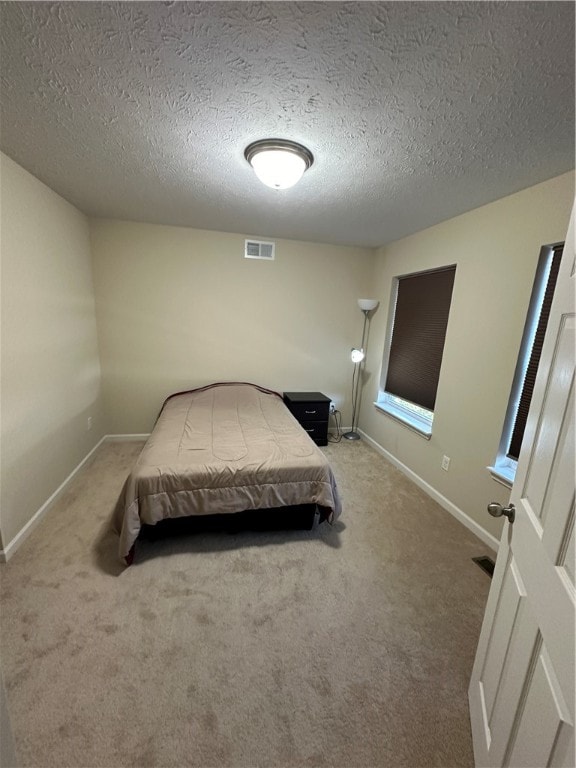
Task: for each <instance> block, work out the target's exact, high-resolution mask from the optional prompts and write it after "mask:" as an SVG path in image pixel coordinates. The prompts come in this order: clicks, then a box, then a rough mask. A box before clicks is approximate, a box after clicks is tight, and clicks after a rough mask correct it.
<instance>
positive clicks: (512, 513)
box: [488, 501, 516, 523]
mask: <svg viewBox="0 0 576 768" xmlns="http://www.w3.org/2000/svg"><path fill="white" fill-rule="evenodd" d="M488 512H490V514H491V515H492V517H502V515H504V517H507V518H508V520H510V522H511V523H513V522H514V518H515V517H516V509H515V507H514V504H510V506H509V507H503V506H502V505H501V504H498V503H497V502H495V501H493V502H492V503H491V504H488Z"/></svg>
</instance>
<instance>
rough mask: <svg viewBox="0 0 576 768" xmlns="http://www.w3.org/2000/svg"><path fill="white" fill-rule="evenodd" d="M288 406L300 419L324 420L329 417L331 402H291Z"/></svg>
mask: <svg viewBox="0 0 576 768" xmlns="http://www.w3.org/2000/svg"><path fill="white" fill-rule="evenodd" d="M288 407H289V408H290V412H291V413H292V415H293V416H295V417H296V418H297V419H298V421H300V422H304V421H323V420H326V419H328V414H329V411H330V402H327V403H289V404H288Z"/></svg>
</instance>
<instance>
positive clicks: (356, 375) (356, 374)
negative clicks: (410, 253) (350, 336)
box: [344, 309, 370, 440]
mask: <svg viewBox="0 0 576 768" xmlns="http://www.w3.org/2000/svg"><path fill="white" fill-rule="evenodd" d="M362 312H363V314H364V327H363V328H362V344H361V345H360V351H361V352H362V353H364V340H365V338H366V323H367V321H368V313H369V312H370V310H369V309H362ZM365 359H366V357H363V358H362V359H361V360H360V362H358V363H354V371H353V373H352V427H351V429H350V432H344V437H345V438H346V439H347V440H360V435H359V434H358V432H357V431H356V426H357V425H356V419H357V415H358V414H357V411H358V396H359V394H360V376H361V374H362V365H363V363H364V360H365Z"/></svg>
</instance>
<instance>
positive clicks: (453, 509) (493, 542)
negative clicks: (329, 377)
mask: <svg viewBox="0 0 576 768" xmlns="http://www.w3.org/2000/svg"><path fill="white" fill-rule="evenodd" d="M358 432H359V433H360V434H361V435H362V438H363V439H364V440H365V441H366V442H367V443H368V444H369V445H371V446H372V448H374V450H376V451H378V453H379V454H381V455H382V456H384V458H385V459H387V460H388V461H389V462H390V463H391V464H393V465H394V466H395V467H396V468H397V469H399V470H400V472H402V473H403V474H404V475H406V476H407V477H408V478H410V480H412V482H413V483H415V485H417V486H418V487H419V488H421V489H422V490H423V491H424V492H425V493H427V494H428V496H430V498H432V499H434V501H436V502H437V503H438V504H440V506H441V507H443V508H444V509H445V510H446V511H447V512H450V514H451V515H452V516H453V517H455V518H456V519H457V520H458V521H459V522H460V523H462V525H465V526H466V528H468V530H470V531H472V533H473V534H475V535H476V536H478V538H479V539H481V540H482V541H483V542H484V544H486V545H487V546H488V547H490V548H491V549H493V550H494V551H495V552H498V547H499V545H500V542H499V541H498V539H497V538H496V537H495V536H492V534H491V533H488V531H486V530H485V529H484V528H482V526H481V525H479V524H478V523H477V522H476V521H475V520H472V518H471V517H470V516H469V515H467V514H466V512H463V511H462V510H461V509H460V508H459V507H457V506H456V505H455V504H453V503H452V502H451V501H450V500H449V499H447V498H446V497H445V496H443V495H442V494H441V493H440V492H439V491H437V490H436V489H435V488H434V487H433V486H431V485H430V484H429V483H427V482H426V480H423V479H422V478H421V477H420V476H419V475H417V474H416V472H414V471H413V470H411V469H410V467H407V466H406V464H403V463H402V462H401V461H400V460H399V459H397V458H396V456H394V455H393V454H391V453H389V452H388V451H387V450H386V449H385V448H383V447H382V446H381V445H380V443H377V442H376V440H373V439H372V438H371V437H369V436H368V435H367V434H366V433H365V432H363V431H362V430H361V429H359V430H358Z"/></svg>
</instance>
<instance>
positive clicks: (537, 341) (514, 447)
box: [506, 243, 564, 461]
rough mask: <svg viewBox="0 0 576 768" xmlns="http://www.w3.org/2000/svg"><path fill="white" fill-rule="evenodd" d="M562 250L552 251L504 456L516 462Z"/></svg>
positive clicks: (562, 245) (526, 419) (561, 247)
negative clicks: (534, 331)
mask: <svg viewBox="0 0 576 768" xmlns="http://www.w3.org/2000/svg"><path fill="white" fill-rule="evenodd" d="M563 249H564V244H563V243H562V244H561V245H556V246H555V247H554V248H553V251H552V262H551V265H550V273H549V275H548V280H547V282H546V288H545V290H544V297H543V299H542V308H541V309H540V316H539V318H538V324H537V326H536V333H535V334H534V341H533V343H532V349H531V351H530V356H529V358H528V365H527V367H526V373H525V374H524V381H523V383H522V392H521V394H520V400H519V402H518V410H517V412H516V419H515V421H514V428H513V430H512V436H511V438H510V445H509V446H508V452H507V454H506V455H507V456H508V458H510V459H516V461H518V457H519V456H520V448H521V447H522V438H523V437H524V430H525V429H526V422H527V421H528V411H529V410H530V403H531V402H532V393H533V392H534V384H535V383H536V374H537V373H538V366H539V364H540V357H541V356H542V347H543V345H544V337H545V336H546V328H547V327H548V318H549V317H550V307H551V306H552V299H553V298H554V289H555V288H556V280H557V278H558V270H559V269H560V261H561V259H562V251H563Z"/></svg>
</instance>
